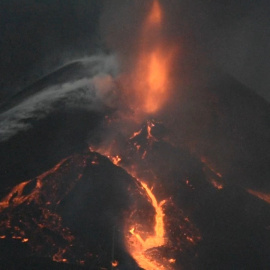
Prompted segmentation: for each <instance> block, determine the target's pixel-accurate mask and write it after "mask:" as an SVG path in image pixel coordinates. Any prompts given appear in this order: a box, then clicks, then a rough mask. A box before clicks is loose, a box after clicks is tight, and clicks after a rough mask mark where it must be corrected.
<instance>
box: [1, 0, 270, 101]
mask: <svg viewBox="0 0 270 270" xmlns="http://www.w3.org/2000/svg"><path fill="white" fill-rule="evenodd" d="M161 2H162V3H163V5H164V7H165V9H166V10H167V13H169V14H170V15H171V17H172V18H174V21H173V24H174V28H173V29H174V31H176V34H177V32H178V30H177V29H183V27H186V28H187V29H188V31H190V35H191V36H193V37H194V38H195V40H196V42H197V43H198V46H199V47H200V49H201V50H202V52H203V53H206V54H207V55H208V57H209V59H211V60H212V61H213V62H214V63H215V64H216V65H218V66H220V67H221V68H222V69H224V70H225V71H226V72H228V73H230V74H232V75H233V76H235V77H236V78H237V79H238V80H240V81H241V82H243V83H244V84H246V85H247V86H249V87H250V88H252V89H253V90H255V91H257V92H258V93H259V94H261V95H262V96H264V97H265V98H267V99H268V100H270V91H269V89H268V86H269V85H270V76H269V75H268V72H269V71H270V27H269V26H270V17H269V14H270V13H269V12H270V5H269V1H266V0H257V1H254V0H253V1H252V0H238V1H235V0H215V1H214V0H194V1H189V0H182V1H178V0H171V1H165V0H163V1H162V0H161ZM111 3H114V4H113V5H112V4H111ZM134 3H135V4H134ZM136 3H137V5H136ZM143 3H144V4H145V3H146V2H145V0H144V1H142V0H137V1H135V0H114V1H113V2H112V1H108V0H107V1H106V0H20V1H18V0H2V1H1V3H0V33H1V36H0V60H1V61H0V72H1V76H0V87H1V90H0V94H1V96H0V100H2V99H3V98H4V97H6V96H7V95H10V94H12V93H14V92H16V91H18V90H20V89H22V88H23V87H24V86H26V85H28V84H30V83H31V82H33V81H35V80H36V79H38V78H39V77H41V76H42V75H44V74H46V73H48V72H50V71H51V70H53V69H55V68H56V67H57V66H59V65H61V64H63V63H65V62H66V61H68V60H71V59H76V58H79V57H82V56H84V55H90V54H91V53H93V52H94V51H95V50H97V49H99V48H100V47H101V44H104V42H103V41H104V40H105V38H104V35H103V34H104V29H103V30H102V31H100V29H101V27H100V25H103V28H104V25H105V26H106V25H108V26H109V25H111V24H112V25H114V28H111V29H110V31H111V32H112V33H111V34H113V32H114V31H116V32H117V31H119V29H120V31H121V29H122V28H127V29H128V28H129V27H130V25H133V27H136V23H137V22H136V18H139V17H140V14H139V13H138V16H137V13H136V12H139V10H138V7H140V6H141V8H142V9H143V8H145V7H144V6H145V5H143ZM125 6H131V7H133V6H134V7H137V8H134V11H133V12H132V14H130V16H129V14H127V16H124V17H125V18H124V17H123V18H122V16H123V13H122V11H123V10H124V9H125ZM108 9H110V12H111V16H110V17H109V18H108V20H107V19H106V16H104V10H105V14H106V12H107V13H108ZM106 10H107V11H106ZM110 12H109V13H110ZM129 12H130V11H129ZM101 14H103V16H101ZM119 17H120V18H119ZM168 17H170V16H168ZM100 18H102V21H101V20H100ZM175 18H176V19H175ZM106 20H107V21H106ZM104 21H105V22H104ZM130 29H132V27H131V28H130ZM120 42H122V41H121V40H120ZM123 42H124V41H123Z"/></svg>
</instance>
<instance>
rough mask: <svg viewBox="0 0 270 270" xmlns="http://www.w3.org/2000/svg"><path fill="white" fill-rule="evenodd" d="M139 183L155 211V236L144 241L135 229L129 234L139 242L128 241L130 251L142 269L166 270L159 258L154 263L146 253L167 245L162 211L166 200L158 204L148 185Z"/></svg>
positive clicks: (150, 236)
mask: <svg viewBox="0 0 270 270" xmlns="http://www.w3.org/2000/svg"><path fill="white" fill-rule="evenodd" d="M137 180H138V179H137ZM138 181H139V182H140V183H141V185H142V187H143V189H144V190H145V191H146V193H147V195H148V197H149V199H150V202H151V204H152V206H153V207H154V209H155V228H154V235H149V236H148V237H147V238H146V239H145V240H143V239H142V237H141V235H140V234H139V233H137V232H135V228H134V227H133V228H132V229H131V230H130V231H129V232H130V233H131V234H132V236H134V237H135V238H136V239H137V241H133V240H134V239H128V243H127V244H128V246H129V247H128V249H129V252H130V254H131V256H132V257H133V258H134V259H135V260H136V262H137V263H138V265H139V266H140V267H142V268H144V269H147V270H154V269H164V266H163V265H162V264H161V263H159V262H158V261H157V259H158V258H155V259H156V260H155V261H154V260H153V258H151V259H150V258H148V257H147V255H146V253H145V252H146V251H147V250H150V249H153V248H157V247H160V246H163V245H164V244H166V238H165V229H164V220H163V217H164V213H163V209H162V205H163V204H164V203H165V200H163V201H161V202H160V203H158V202H157V199H156V197H155V195H154V193H153V192H152V191H151V189H150V188H149V187H148V186H147V184H146V183H144V182H143V181H140V180H138Z"/></svg>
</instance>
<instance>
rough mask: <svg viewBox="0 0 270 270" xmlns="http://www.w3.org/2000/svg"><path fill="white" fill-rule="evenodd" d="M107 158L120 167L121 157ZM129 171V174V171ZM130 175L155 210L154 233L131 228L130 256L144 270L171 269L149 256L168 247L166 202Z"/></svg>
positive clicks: (128, 238)
mask: <svg viewBox="0 0 270 270" xmlns="http://www.w3.org/2000/svg"><path fill="white" fill-rule="evenodd" d="M107 156H108V158H109V159H110V160H111V161H112V162H113V163H114V164H115V165H116V166H119V161H121V159H120V157H119V156H116V158H115V157H113V156H110V155H107ZM127 171H128V172H129V170H128V169H127ZM129 173H130V174H131V175H132V176H133V177H134V178H135V179H136V180H137V181H138V183H139V184H140V186H141V188H142V189H143V191H144V193H146V195H147V197H148V199H149V202H150V203H151V205H152V206H153V208H154V210H155V226H154V230H153V231H154V232H153V233H150V232H148V231H141V232H139V231H138V232H137V229H136V225H134V226H131V227H130V228H131V229H130V230H129V235H128V236H127V237H126V245H127V249H128V251H129V253H130V255H131V256H132V257H133V258H134V259H135V261H136V262H137V263H138V265H139V266H140V267H142V268H143V269H146V270H158V269H171V268H170V267H169V266H166V268H165V266H164V263H163V262H162V260H161V259H160V258H158V257H157V256H153V255H149V254H147V252H148V251H151V250H152V249H154V248H158V247H161V246H163V245H166V242H167V241H166V234H165V228H164V212H163V208H162V206H163V205H164V203H165V202H166V200H163V201H161V202H159V203H158V201H157V199H156V196H155V195H154V193H153V191H152V190H151V189H150V188H149V187H148V186H147V184H146V183H145V182H143V181H142V180H140V179H138V178H137V177H135V175H134V173H132V172H129ZM137 225H139V224H137ZM140 225H143V224H140ZM141 235H144V237H142V236H141Z"/></svg>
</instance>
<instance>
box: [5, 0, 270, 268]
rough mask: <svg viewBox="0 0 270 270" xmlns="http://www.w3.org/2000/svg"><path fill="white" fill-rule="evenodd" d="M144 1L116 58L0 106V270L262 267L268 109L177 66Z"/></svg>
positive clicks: (231, 83) (77, 67)
mask: <svg viewBox="0 0 270 270" xmlns="http://www.w3.org/2000/svg"><path fill="white" fill-rule="evenodd" d="M150 4H151V3H150ZM150 4H149V5H146V6H145V7H146V8H147V9H148V8H149V10H148V12H147V14H146V15H145V18H144V19H143V20H142V23H141V29H140V30H137V32H136V33H134V35H135V36H136V37H137V41H136V42H135V41H134V43H136V44H133V45H132V47H133V52H132V54H133V56H132V57H129V56H127V58H128V60H127V61H126V62H125V61H122V60H123V59H121V57H122V58H124V56H123V55H122V54H121V53H119V55H117V53H116V55H117V56H113V55H112V54H107V55H106V54H100V55H98V56H91V57H88V58H84V59H80V60H77V61H74V62H71V63H69V64H66V65H65V66H62V67H60V68H59V69H57V70H56V71H54V72H52V73H50V74H48V75H47V76H45V77H43V78H42V79H40V80H39V81H37V82H36V83H34V84H33V85H30V86H29V87H27V88H26V89H24V90H22V91H21V92H19V93H17V94H16V95H14V96H12V97H10V98H9V99H7V100H6V101H5V102H3V103H1V107H0V158H1V166H0V174H1V182H0V187H1V192H0V196H1V198H0V199H1V200H0V249H1V253H0V254H1V255H0V265H1V269H30V268H37V269H145V270H158V269H167V270H174V269H188V270H190V269H194V270H196V269H200V270H201V269H269V264H270V260H269V254H270V244H269V243H270V235H269V230H270V211H269V210H270V186H269V183H268V182H269V180H268V179H269V176H270V171H269V162H270V156H269V153H270V151H269V150H270V140H269V138H270V118H269V115H270V106H269V104H268V103H267V102H266V101H265V100H264V99H262V98H261V97H259V96H257V95H256V94H254V92H252V91H251V90H250V89H247V88H246V87H245V86H244V85H242V84H240V83H239V82H237V81H236V80H235V79H234V78H232V77H230V76H229V75H227V74H223V73H222V72H220V71H218V70H217V69H216V68H214V67H210V64H207V65H205V67H201V66H200V65H198V66H197V64H195V62H194V65H196V67H194V68H192V67H191V68H189V67H187V66H185V63H186V64H188V62H190V63H191V66H192V63H193V62H192V61H193V60H192V59H194V58H196V55H195V57H194V56H193V57H191V58H190V59H187V58H188V57H189V55H188V54H189V52H188V50H187V49H186V48H185V46H184V45H181V46H180V45H179V44H177V42H176V41H175V39H174V38H171V37H170V36H169V35H168V33H167V32H168V31H167V30H168V28H167V26H168V25H166V14H165V13H164V12H163V10H162V6H161V4H160V3H159V1H158V0H153V1H152V5H150ZM187 43H188V42H187ZM186 47H188V46H186ZM134 48H136V49H134ZM185 50H186V51H187V55H188V56H186V59H184V52H185ZM181 54H182V55H181ZM179 59H180V60H181V61H184V62H182V64H183V68H180V67H179V65H180V64H179V63H178V64H176V62H180V60H179ZM178 60H179V61H178ZM129 61H130V63H129ZM200 61H202V60H201V59H200ZM197 62H198V61H197V60H196V63H197ZM202 62H203V61H202ZM127 63H129V66H127V65H128V64H127ZM201 64H202V63H201ZM202 65H203V64H202ZM120 67H121V68H120ZM209 74H210V75H209ZM198 75H199V76H198ZM184 77H186V78H185V79H184Z"/></svg>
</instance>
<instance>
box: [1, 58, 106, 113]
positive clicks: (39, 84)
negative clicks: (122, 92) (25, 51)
mask: <svg viewBox="0 0 270 270" xmlns="http://www.w3.org/2000/svg"><path fill="white" fill-rule="evenodd" d="M102 64H103V63H102V59H100V58H98V57H96V59H91V60H81V61H74V62H72V63H70V64H67V65H65V66H63V67H61V68H59V69H57V70H55V71H53V72H52V73H50V74H48V75H47V76H44V77H42V78H41V79H40V80H38V81H36V82H35V83H33V84H31V85H30V86H28V87H26V88H25V89H23V90H21V91H20V92H18V93H17V94H15V95H14V96H11V97H9V98H8V99H7V100H5V101H2V103H0V113H2V112H4V111H6V110H9V109H11V108H12V107H14V106H16V105H18V104H20V103H21V102H23V101H25V100H27V99H28V98H29V97H31V96H33V95H35V94H38V93H40V92H42V91H44V90H46V88H48V87H51V86H54V85H61V84H63V83H66V82H72V81H76V80H80V79H83V78H91V77H93V76H94V75H96V74H97V73H98V72H99V70H100V68H101V66H102ZM56 91H57V90H56Z"/></svg>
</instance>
